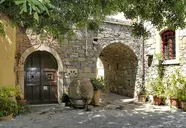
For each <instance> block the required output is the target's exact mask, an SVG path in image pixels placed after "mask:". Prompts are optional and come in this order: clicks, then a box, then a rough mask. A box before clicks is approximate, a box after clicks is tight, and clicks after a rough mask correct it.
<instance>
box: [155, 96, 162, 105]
mask: <svg viewBox="0 0 186 128" xmlns="http://www.w3.org/2000/svg"><path fill="white" fill-rule="evenodd" d="M162 100H163V98H161V97H157V96H153V101H154V105H161V103H162Z"/></svg>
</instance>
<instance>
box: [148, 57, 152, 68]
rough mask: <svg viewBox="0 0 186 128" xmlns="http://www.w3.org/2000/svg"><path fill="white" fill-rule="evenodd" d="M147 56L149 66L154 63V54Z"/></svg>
mask: <svg viewBox="0 0 186 128" xmlns="http://www.w3.org/2000/svg"><path fill="white" fill-rule="evenodd" d="M147 57H148V59H147V62H148V67H150V66H151V65H152V60H153V55H147Z"/></svg>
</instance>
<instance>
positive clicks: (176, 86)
mask: <svg viewBox="0 0 186 128" xmlns="http://www.w3.org/2000/svg"><path fill="white" fill-rule="evenodd" d="M166 95H167V96H168V97H176V98H178V99H179V100H181V101H183V100H186V78H185V76H183V75H182V74H181V73H180V71H179V70H178V69H176V71H175V73H173V74H171V75H170V77H169V79H168V80H167V91H166Z"/></svg>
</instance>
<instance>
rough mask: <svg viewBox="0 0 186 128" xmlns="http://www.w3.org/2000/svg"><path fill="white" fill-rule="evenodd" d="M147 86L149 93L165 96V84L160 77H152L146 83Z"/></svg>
mask: <svg viewBox="0 0 186 128" xmlns="http://www.w3.org/2000/svg"><path fill="white" fill-rule="evenodd" d="M145 88H146V90H147V92H146V93H147V95H153V96H157V97H165V85H164V83H163V81H162V79H161V78H160V77H157V78H155V79H152V80H151V81H150V82H148V83H146V85H145Z"/></svg>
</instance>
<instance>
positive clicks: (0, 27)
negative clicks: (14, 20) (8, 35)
mask: <svg viewBox="0 0 186 128" xmlns="http://www.w3.org/2000/svg"><path fill="white" fill-rule="evenodd" d="M0 35H3V36H5V30H4V25H3V24H2V23H1V22H0Z"/></svg>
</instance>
